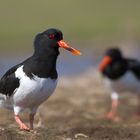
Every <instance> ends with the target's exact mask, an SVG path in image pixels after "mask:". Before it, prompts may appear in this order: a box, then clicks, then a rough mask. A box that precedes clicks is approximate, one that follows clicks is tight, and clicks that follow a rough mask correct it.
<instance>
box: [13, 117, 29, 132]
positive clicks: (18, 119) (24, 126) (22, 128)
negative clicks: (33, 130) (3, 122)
mask: <svg viewBox="0 0 140 140" xmlns="http://www.w3.org/2000/svg"><path fill="white" fill-rule="evenodd" d="M15 120H16V122H17V124H18V125H19V127H20V130H25V131H30V128H29V127H27V126H26V125H25V124H24V123H23V122H22V121H21V119H20V117H19V115H15Z"/></svg>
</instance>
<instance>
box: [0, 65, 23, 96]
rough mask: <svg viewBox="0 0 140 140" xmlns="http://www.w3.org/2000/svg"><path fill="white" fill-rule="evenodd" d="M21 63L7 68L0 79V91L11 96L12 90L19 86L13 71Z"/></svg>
mask: <svg viewBox="0 0 140 140" xmlns="http://www.w3.org/2000/svg"><path fill="white" fill-rule="evenodd" d="M21 65H22V63H21V64H18V65H16V66H14V67H12V68H11V69H9V70H8V71H7V72H6V73H5V74H4V75H3V77H2V78H1V80H0V93H1V94H5V95H7V96H11V95H12V94H13V92H14V90H15V89H16V88H17V87H18V86H19V79H18V78H16V77H15V71H16V70H17V68H18V67H20V66H21Z"/></svg>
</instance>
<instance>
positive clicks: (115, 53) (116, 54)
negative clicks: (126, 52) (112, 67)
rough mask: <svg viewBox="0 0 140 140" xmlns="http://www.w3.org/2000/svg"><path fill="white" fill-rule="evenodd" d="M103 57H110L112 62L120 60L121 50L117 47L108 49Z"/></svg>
mask: <svg viewBox="0 0 140 140" xmlns="http://www.w3.org/2000/svg"><path fill="white" fill-rule="evenodd" d="M105 56H110V57H111V58H112V60H114V61H115V60H116V61H117V60H120V59H122V57H123V55H122V52H121V50H120V49H119V48H117V47H114V48H109V49H108V50H107V51H106V53H105Z"/></svg>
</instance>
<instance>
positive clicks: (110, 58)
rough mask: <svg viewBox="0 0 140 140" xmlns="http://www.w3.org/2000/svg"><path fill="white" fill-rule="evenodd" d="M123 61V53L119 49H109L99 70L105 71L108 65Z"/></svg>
mask: <svg viewBox="0 0 140 140" xmlns="http://www.w3.org/2000/svg"><path fill="white" fill-rule="evenodd" d="M122 59H123V56H122V53H121V51H120V49H119V48H117V47H113V48H109V49H108V50H107V51H106V52H105V56H104V58H103V60H102V61H101V63H100V65H99V70H100V71H104V69H105V68H106V67H107V66H108V65H110V64H111V63H114V62H116V61H120V60H122Z"/></svg>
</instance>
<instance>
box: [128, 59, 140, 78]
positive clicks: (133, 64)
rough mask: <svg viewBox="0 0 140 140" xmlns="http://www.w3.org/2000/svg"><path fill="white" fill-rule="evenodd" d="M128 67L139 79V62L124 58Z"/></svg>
mask: <svg viewBox="0 0 140 140" xmlns="http://www.w3.org/2000/svg"><path fill="white" fill-rule="evenodd" d="M126 60H127V64H128V69H129V70H130V71H131V72H132V73H133V74H134V75H135V76H136V78H137V79H139V80H140V62H139V61H138V60H136V59H126Z"/></svg>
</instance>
